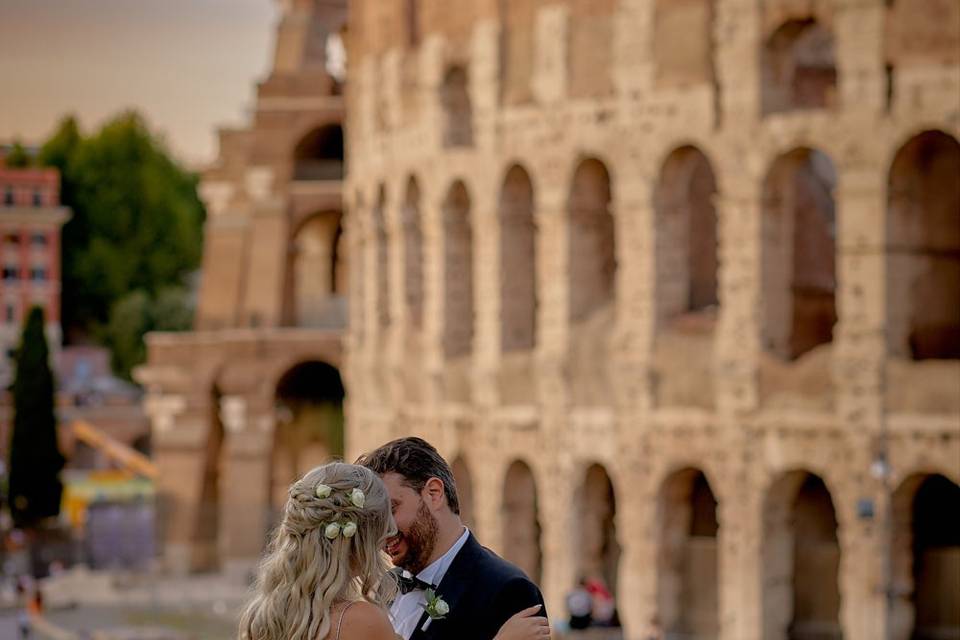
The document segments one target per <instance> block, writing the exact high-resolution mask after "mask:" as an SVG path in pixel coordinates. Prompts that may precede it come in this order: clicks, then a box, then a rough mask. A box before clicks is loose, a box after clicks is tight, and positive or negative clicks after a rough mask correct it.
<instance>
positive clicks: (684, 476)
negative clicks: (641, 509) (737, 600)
mask: <svg viewBox="0 0 960 640" xmlns="http://www.w3.org/2000/svg"><path fill="white" fill-rule="evenodd" d="M658 513H659V517H658V522H659V526H660V529H659V545H658V546H659V549H660V554H659V558H658V567H657V583H658V584H657V610H658V612H659V618H660V621H661V624H662V625H663V629H664V631H665V632H666V634H667V636H668V637H674V636H675V637H677V638H691V639H704V640H705V639H707V638H717V637H718V636H719V632H720V622H719V565H718V545H717V534H718V532H719V528H720V526H719V523H718V520H717V499H716V497H715V496H714V494H713V490H712V489H711V488H710V483H709V481H708V480H707V477H706V476H705V475H704V473H703V472H702V471H700V470H699V469H694V468H686V469H682V470H680V471H676V472H674V473H672V474H670V476H668V477H667V479H666V480H665V481H664V483H663V485H661V488H660V495H659V500H658Z"/></svg>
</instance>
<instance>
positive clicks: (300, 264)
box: [290, 211, 346, 327]
mask: <svg viewBox="0 0 960 640" xmlns="http://www.w3.org/2000/svg"><path fill="white" fill-rule="evenodd" d="M340 221H341V214H340V212H339V211H328V212H324V213H318V214H316V215H314V216H311V217H310V218H309V219H308V220H307V221H306V222H304V223H303V224H302V225H301V226H300V228H299V229H297V231H296V235H295V236H294V237H293V241H292V243H291V249H290V262H291V269H290V276H291V279H292V286H291V289H292V293H293V296H292V314H291V316H292V321H293V324H294V325H295V326H298V327H342V326H344V324H345V323H346V299H345V298H344V296H343V294H344V289H343V287H344V285H345V283H344V281H343V279H344V278H345V276H346V269H345V267H344V262H343V261H344V255H343V254H344V247H343V244H342V236H343V230H342V227H341V224H340Z"/></svg>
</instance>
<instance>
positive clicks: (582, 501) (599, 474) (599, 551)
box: [574, 464, 620, 619]
mask: <svg viewBox="0 0 960 640" xmlns="http://www.w3.org/2000/svg"><path fill="white" fill-rule="evenodd" d="M575 503H576V511H575V513H576V514H577V515H576V527H577V534H578V535H577V536H576V538H575V540H576V544H574V549H575V550H576V554H577V556H576V558H575V559H576V567H577V573H578V578H585V579H587V580H593V581H598V582H600V583H602V585H603V586H604V587H605V588H606V589H607V590H608V591H609V592H610V593H611V594H613V596H614V599H615V598H616V595H617V587H618V570H619V564H620V544H619V542H617V530H616V524H615V518H616V513H617V504H616V497H615V495H614V491H613V483H612V482H611V481H610V476H609V475H608V474H607V471H606V469H604V467H603V466H602V465H599V464H593V465H591V466H590V467H589V468H588V469H587V471H586V474H584V477H583V484H582V485H581V486H580V487H579V488H578V489H577V494H576V496H575ZM614 603H615V600H614ZM613 618H614V619H615V618H616V615H615V613H614V615H613Z"/></svg>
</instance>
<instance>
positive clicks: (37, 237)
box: [30, 233, 47, 247]
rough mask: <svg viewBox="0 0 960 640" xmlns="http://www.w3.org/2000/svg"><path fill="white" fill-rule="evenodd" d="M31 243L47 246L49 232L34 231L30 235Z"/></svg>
mask: <svg viewBox="0 0 960 640" xmlns="http://www.w3.org/2000/svg"><path fill="white" fill-rule="evenodd" d="M30 244H31V245H33V246H34V247H45V246H47V234H45V233H34V234H32V235H31V236H30Z"/></svg>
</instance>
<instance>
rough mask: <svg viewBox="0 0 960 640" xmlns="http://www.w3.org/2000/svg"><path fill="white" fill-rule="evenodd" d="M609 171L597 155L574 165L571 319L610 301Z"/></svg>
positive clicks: (612, 269)
mask: <svg viewBox="0 0 960 640" xmlns="http://www.w3.org/2000/svg"><path fill="white" fill-rule="evenodd" d="M611 199H612V195H611V187H610V174H609V173H608V171H607V167H606V166H605V165H604V164H603V162H601V161H600V160H598V159H596V158H586V159H584V160H581V161H580V163H579V164H578V165H577V168H576V171H575V172H574V175H573V181H572V183H571V185H570V197H569V199H568V201H567V216H568V222H569V230H568V238H569V241H568V242H569V250H568V256H569V288H570V302H569V304H570V309H569V313H570V321H571V322H573V323H579V322H582V321H584V320H586V319H587V318H588V317H590V316H591V315H592V314H593V313H594V312H595V311H598V310H600V309H601V308H604V307H606V306H607V305H609V304H611V303H613V301H614V294H615V284H616V283H615V279H616V271H617V259H616V251H615V242H616V240H615V229H614V219H613V213H612V211H611V206H610V202H611Z"/></svg>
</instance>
